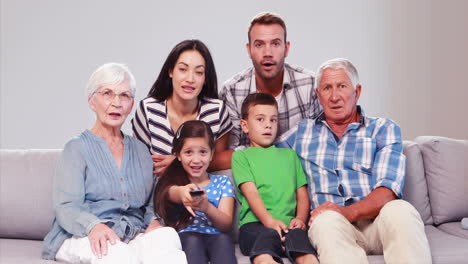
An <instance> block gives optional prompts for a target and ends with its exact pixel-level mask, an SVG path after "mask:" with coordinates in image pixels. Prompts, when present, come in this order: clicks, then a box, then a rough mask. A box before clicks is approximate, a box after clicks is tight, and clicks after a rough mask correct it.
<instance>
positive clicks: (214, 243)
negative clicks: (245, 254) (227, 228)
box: [203, 233, 237, 264]
mask: <svg viewBox="0 0 468 264" xmlns="http://www.w3.org/2000/svg"><path fill="white" fill-rule="evenodd" d="M203 236H204V239H205V245H206V249H207V250H208V255H209V256H210V262H211V264H224V263H225V264H236V263H237V259H236V253H235V250H234V243H233V242H232V239H231V237H229V236H228V235H227V234H225V233H221V234H216V235H207V234H203Z"/></svg>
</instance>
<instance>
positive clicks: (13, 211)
mask: <svg viewBox="0 0 468 264" xmlns="http://www.w3.org/2000/svg"><path fill="white" fill-rule="evenodd" d="M60 152H61V150H0V237H2V238H24V239H43V238H44V236H45V235H46V234H47V232H49V230H50V228H51V226H52V220H53V215H54V213H53V209H52V178H53V175H54V172H55V164H56V161H57V160H58V158H59V155H60Z"/></svg>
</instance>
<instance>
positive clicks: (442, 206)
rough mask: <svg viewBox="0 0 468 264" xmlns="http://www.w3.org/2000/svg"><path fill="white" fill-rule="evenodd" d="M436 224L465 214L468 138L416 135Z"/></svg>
mask: <svg viewBox="0 0 468 264" xmlns="http://www.w3.org/2000/svg"><path fill="white" fill-rule="evenodd" d="M415 141H416V142H417V143H418V144H419V147H420V149H421V152H422V156H423V160H424V168H425V173H426V181H427V186H428V191H429V200H430V204H431V211H432V217H433V219H434V223H435V224H436V225H438V224H442V223H446V222H452V221H459V220H461V219H462V218H463V217H466V216H468V206H467V201H468V165H467V163H468V140H456V139H450V138H444V137H431V136H424V137H417V138H416V139H415Z"/></svg>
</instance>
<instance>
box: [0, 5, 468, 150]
mask: <svg viewBox="0 0 468 264" xmlns="http://www.w3.org/2000/svg"><path fill="white" fill-rule="evenodd" d="M0 4H1V5H0V9H1V13H0V15H1V17H0V19H1V20H0V22H1V25H0V26H1V27H0V31H1V32H0V33H1V36H0V37H1V39H0V41H1V42H0V45H1V46H0V56H1V58H0V62H1V63H0V87H1V92H0V118H1V120H0V147H1V148H61V147H62V146H63V145H64V143H65V142H66V141H67V140H68V139H69V138H70V137H72V136H74V135H77V134H79V133H80V132H81V131H82V130H84V129H85V128H89V127H91V126H92V125H93V123H94V114H93V113H92V112H91V111H90V110H89V109H88V106H87V103H86V97H85V95H84V86H85V84H86V81H87V79H88V77H89V76H90V74H91V73H92V71H93V70H94V69H95V68H96V67H98V66H99V65H101V64H103V63H105V62H110V61H115V62H125V63H127V64H128V65H129V67H130V69H131V70H132V71H133V73H134V75H135V77H136V79H137V89H138V92H137V100H139V99H141V98H143V97H144V96H145V95H146V94H147V92H148V90H149V87H150V86H151V85H152V83H153V82H154V80H155V78H156V76H157V74H158V72H159V70H160V69H161V66H162V63H163V61H164V59H165V58H166V56H167V54H168V53H169V51H170V50H171V49H172V47H173V46H174V45H175V44H176V43H178V42H179V41H181V40H183V39H187V38H198V39H200V40H202V41H204V42H205V43H206V44H207V45H208V47H209V48H210V49H211V51H212V54H213V57H214V60H215V64H216V68H217V72H218V78H219V83H220V85H221V84H222V82H224V81H225V80H226V79H227V78H229V77H230V76H231V75H233V74H235V73H236V72H238V71H240V70H241V69H243V68H245V67H247V66H249V65H250V64H251V63H250V61H249V59H248V56H247V54H246V51H245V43H246V41H247V37H246V30H247V26H248V22H249V20H250V19H251V17H252V16H254V15H255V14H256V13H257V12H260V11H264V10H269V11H274V12H278V13H280V14H281V15H282V16H283V17H284V19H285V21H286V24H287V28H288V39H289V40H290V41H291V51H290V55H289V57H288V58H287V61H288V62H289V63H291V64H299V65H302V66H304V67H306V68H309V69H312V70H315V69H316V68H317V66H318V65H319V64H320V63H322V62H323V61H324V60H326V59H329V58H333V57H346V58H349V59H351V60H352V61H353V62H354V63H355V64H356V66H357V67H358V70H359V72H360V75H361V82H362V84H363V94H362V97H361V100H360V103H361V104H362V105H363V106H364V107H365V110H366V113H367V114H369V115H372V116H386V117H389V118H392V119H394V120H395V121H396V122H398V123H399V124H400V125H401V127H402V131H403V136H404V138H405V139H413V138H414V137H415V136H418V135H440V136H448V137H455V138H465V139H466V138H468V122H467V120H468V118H467V117H466V114H467V113H468V104H467V103H466V102H467V99H468V89H467V88H468V87H467V86H468V84H467V83H468V82H467V79H466V76H467V73H466V71H467V70H468V68H467V64H466V61H468V51H467V47H468V16H467V15H466V14H465V13H466V10H468V1H464V0H459V1H456V0H448V1H442V0H440V1H437V0H430V1H423V0H413V1H405V0H397V1H390V0H389V1H374V0H360V1H346V0H342V1H338V0H336V1H302V2H300V3H299V4H297V3H296V4H295V2H293V1H186V2H185V1H182V2H181V1H177V2H176V1H164V2H158V3H157V2H156V1H113V0H100V1H92V0H85V1H64V0H41V1H34V0H0ZM128 121H129V120H128ZM128 121H127V124H126V125H125V126H124V131H125V132H127V133H131V128H130V126H129V122H128Z"/></svg>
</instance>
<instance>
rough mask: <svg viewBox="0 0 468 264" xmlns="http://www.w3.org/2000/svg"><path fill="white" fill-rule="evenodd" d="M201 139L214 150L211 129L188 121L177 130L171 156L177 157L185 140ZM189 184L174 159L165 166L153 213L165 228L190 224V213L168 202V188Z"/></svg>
mask: <svg viewBox="0 0 468 264" xmlns="http://www.w3.org/2000/svg"><path fill="white" fill-rule="evenodd" d="M198 137H203V138H206V139H208V146H209V147H210V149H211V150H212V151H213V150H214V144H215V143H214V136H213V132H212V131H211V127H210V126H209V125H208V124H207V123H205V122H203V121H200V120H190V121H187V122H185V123H183V124H182V125H181V126H180V127H179V129H178V130H177V133H176V136H175V137H174V140H173V141H172V154H174V155H179V154H180V151H181V150H182V148H183V146H184V143H185V139H187V138H198ZM189 183H190V180H189V177H188V175H187V172H186V171H185V170H184V168H183V167H182V163H181V162H180V161H179V160H178V159H177V158H176V159H174V160H173V161H172V163H171V164H169V166H167V168H166V170H165V171H164V173H163V174H162V175H161V176H160V177H159V181H158V183H157V184H156V187H155V189H154V198H153V199H154V200H153V202H154V211H155V213H156V214H159V216H160V217H161V218H162V219H163V220H164V222H165V223H166V225H167V226H170V227H173V228H175V229H180V228H184V227H186V226H187V225H188V224H189V222H190V216H191V215H190V213H189V212H188V211H187V210H186V209H185V207H183V206H182V205H180V204H176V203H173V202H171V201H170V200H169V188H170V187H172V186H174V185H176V186H184V185H187V184H189Z"/></svg>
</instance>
